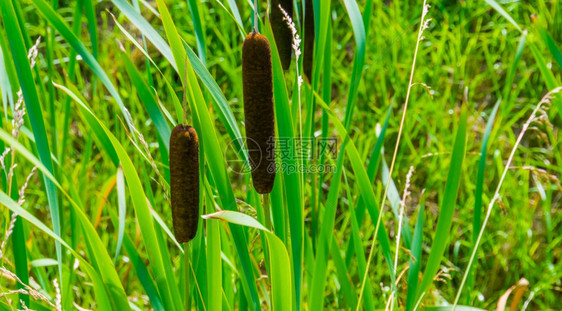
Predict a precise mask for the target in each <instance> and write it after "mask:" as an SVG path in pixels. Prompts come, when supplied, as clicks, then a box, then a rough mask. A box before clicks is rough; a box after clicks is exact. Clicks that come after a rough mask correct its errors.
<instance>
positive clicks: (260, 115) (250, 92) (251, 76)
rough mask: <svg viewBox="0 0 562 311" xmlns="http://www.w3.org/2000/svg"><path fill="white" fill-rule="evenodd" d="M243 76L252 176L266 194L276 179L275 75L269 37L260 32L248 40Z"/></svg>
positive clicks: (261, 192)
mask: <svg viewBox="0 0 562 311" xmlns="http://www.w3.org/2000/svg"><path fill="white" fill-rule="evenodd" d="M242 80H243V87H244V90H243V91H244V116H245V123H246V145H247V147H248V153H249V156H250V165H251V167H252V179H253V182H254V188H255V189H256V191H257V192H258V193H260V194H265V193H269V192H271V189H272V188H273V181H274V180H275V152H274V147H275V145H274V138H275V116H274V111H273V76H272V69H271V48H270V46H269V41H268V40H267V38H266V37H265V36H263V35H261V34H259V33H256V32H252V33H250V34H248V36H247V37H246V39H245V40H244V46H243V47H242Z"/></svg>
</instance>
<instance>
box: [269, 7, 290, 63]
mask: <svg viewBox="0 0 562 311" xmlns="http://www.w3.org/2000/svg"><path fill="white" fill-rule="evenodd" d="M279 5H281V7H282V8H283V10H285V12H287V15H289V17H291V18H293V0H272V1H271V16H270V18H271V28H272V30H273V36H274V37H275V43H276V45H277V51H279V58H281V65H282V66H283V70H287V69H289V67H290V66H291V53H292V51H293V47H292V44H293V33H292V31H291V28H289V25H287V22H286V21H285V20H283V17H284V15H283V12H281V9H280V8H279Z"/></svg>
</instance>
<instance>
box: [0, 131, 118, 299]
mask: <svg viewBox="0 0 562 311" xmlns="http://www.w3.org/2000/svg"><path fill="white" fill-rule="evenodd" d="M0 133H3V132H0ZM43 169H45V171H46V168H44V167H43ZM47 172H48V171H47ZM0 203H2V205H3V206H5V207H7V208H8V209H9V210H11V211H12V212H14V213H17V214H18V215H19V216H20V217H22V218H23V219H25V220H26V221H28V222H29V223H30V224H32V225H34V226H35V227H37V228H38V229H40V230H41V231H43V232H44V233H46V234H47V235H49V236H50V237H51V238H53V239H54V240H55V241H57V242H58V243H60V245H62V246H64V247H65V248H66V249H67V250H68V251H70V253H71V254H72V255H73V256H74V257H75V258H76V259H78V261H80V267H81V268H83V269H84V270H85V271H86V273H87V274H88V276H89V277H90V279H91V280H92V283H93V285H94V293H95V297H96V302H97V304H98V306H99V307H100V308H103V309H104V310H111V309H113V308H114V307H117V306H115V305H113V304H112V303H111V301H110V298H109V297H108V295H107V294H108V293H107V292H106V287H105V286H106V285H105V284H104V282H103V281H102V280H101V279H100V277H99V276H98V274H97V272H95V271H94V269H93V268H92V266H91V265H90V264H89V263H88V262H87V261H86V260H85V259H84V258H83V257H82V256H81V255H80V254H79V253H78V252H76V251H75V250H74V249H73V248H72V247H70V245H68V244H67V243H66V242H65V241H64V240H63V239H62V238H61V237H60V236H59V235H58V234H56V233H55V232H53V231H51V229H49V228H48V227H47V226H46V225H45V224H43V223H42V222H41V221H40V220H39V219H37V218H36V217H35V216H33V215H31V214H30V213H29V212H28V211H27V210H25V209H23V208H22V207H21V206H19V205H18V204H17V203H16V202H15V201H14V200H12V199H11V198H10V197H9V196H8V195H7V194H6V193H5V192H4V191H0ZM125 302H126V299H125ZM120 307H122V308H124V309H122V310H128V309H129V307H128V303H127V304H125V305H123V304H121V306H120ZM106 308H108V309H106Z"/></svg>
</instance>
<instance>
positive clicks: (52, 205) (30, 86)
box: [0, 1, 62, 280]
mask: <svg viewBox="0 0 562 311" xmlns="http://www.w3.org/2000/svg"><path fill="white" fill-rule="evenodd" d="M0 12H2V18H3V21H4V26H5V27H6V34H7V36H8V40H9V42H10V49H11V52H12V57H13V61H14V64H15V68H16V72H17V75H18V79H19V83H20V86H21V91H22V93H23V98H24V101H25V107H26V108H27V112H28V114H29V119H30V121H31V127H32V128H33V137H34V138H35V144H36V146H37V151H38V153H39V158H40V159H41V163H42V164H43V165H44V166H45V167H46V168H47V169H48V170H49V172H50V173H53V164H52V162H51V151H50V148H49V143H48V139H47V133H46V130H45V123H44V121H43V120H44V119H43V113H42V108H41V104H40V102H39V97H38V96H37V89H36V88H35V82H34V79H33V75H32V73H31V68H30V64H29V61H28V59H27V50H26V49H25V45H24V42H23V39H22V33H21V31H20V29H19V27H18V22H17V20H16V13H15V12H14V8H13V7H12V2H11V1H1V2H0ZM43 183H44V184H45V188H46V192H47V200H48V202H49V210H50V213H51V219H52V222H53V229H54V232H55V233H56V234H57V235H60V234H61V223H60V211H59V205H58V199H57V192H56V189H55V185H54V184H53V183H52V182H51V181H50V180H49V179H48V178H47V177H46V176H45V175H43ZM55 245H56V253H57V260H58V263H59V278H60V279H61V280H62V249H61V245H60V244H59V242H55Z"/></svg>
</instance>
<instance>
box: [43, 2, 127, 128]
mask: <svg viewBox="0 0 562 311" xmlns="http://www.w3.org/2000/svg"><path fill="white" fill-rule="evenodd" d="M32 2H33V3H34V4H35V6H36V7H37V9H38V11H39V13H40V14H41V15H43V16H44V17H45V18H46V19H47V20H48V21H49V23H51V25H53V27H54V28H55V29H56V30H57V31H58V32H59V33H60V34H61V35H62V36H63V37H64V38H65V39H66V41H67V42H68V44H70V45H71V46H72V48H73V49H74V50H75V51H76V52H77V53H78V54H79V55H80V56H82V59H83V60H84V62H85V63H86V64H87V65H88V66H90V68H91V69H92V71H93V72H94V74H95V75H96V76H97V77H98V78H99V79H100V80H101V82H102V83H103V84H104V85H105V87H106V88H107V90H108V91H109V93H110V94H111V96H113V98H114V99H115V101H116V102H117V104H118V105H119V108H120V109H121V112H122V113H123V116H124V117H125V121H126V123H127V125H128V127H129V130H130V131H131V133H132V135H133V137H135V134H134V131H133V127H134V126H133V120H132V118H131V115H130V113H129V111H128V110H127V108H126V107H125V104H124V103H123V100H122V99H121V96H120V95H119V92H117V89H116V88H115V86H113V84H112V83H111V80H110V79H109V77H108V76H107V74H106V73H105V71H104V70H103V69H102V68H101V66H100V65H99V63H98V62H97V61H96V59H95V58H94V57H93V56H92V54H90V52H88V50H87V49H86V47H84V45H83V44H82V42H80V40H79V39H78V38H77V37H76V35H75V34H74V33H73V32H72V31H71V30H70V28H68V25H66V23H65V22H64V21H63V20H62V18H61V17H60V16H59V15H58V14H57V13H56V12H55V11H53V8H52V7H51V6H50V5H48V4H47V3H46V2H45V1H44V0H32Z"/></svg>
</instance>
